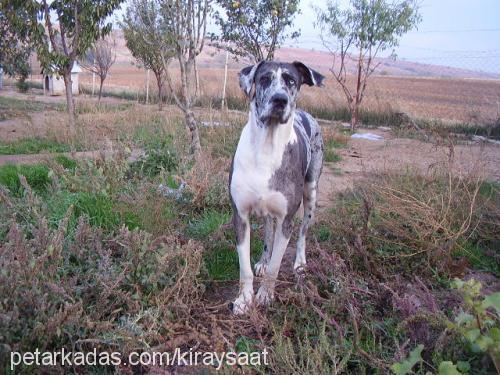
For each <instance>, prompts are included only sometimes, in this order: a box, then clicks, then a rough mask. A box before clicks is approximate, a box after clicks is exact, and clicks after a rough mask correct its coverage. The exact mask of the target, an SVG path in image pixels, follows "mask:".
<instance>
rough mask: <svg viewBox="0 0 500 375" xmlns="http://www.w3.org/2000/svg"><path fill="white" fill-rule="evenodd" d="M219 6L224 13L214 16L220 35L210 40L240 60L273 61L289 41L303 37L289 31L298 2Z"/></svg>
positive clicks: (226, 0) (229, 0)
mask: <svg viewBox="0 0 500 375" xmlns="http://www.w3.org/2000/svg"><path fill="white" fill-rule="evenodd" d="M217 4H218V5H219V7H220V8H221V11H219V10H216V11H215V12H214V19H215V23H216V24H217V25H218V26H219V28H220V35H216V34H212V35H211V38H212V40H214V41H216V43H217V45H218V46H219V47H220V48H224V49H227V50H228V51H229V52H231V53H232V54H233V55H235V56H237V57H238V56H239V57H248V58H251V59H253V60H254V61H255V62H259V61H262V60H272V59H273V58H274V52H275V51H276V49H278V48H279V47H280V46H281V45H282V44H283V42H284V41H285V40H286V39H287V38H292V39H294V38H297V37H298V36H299V35H300V32H299V31H293V32H291V31H290V32H289V31H288V30H289V29H290V28H291V26H292V23H293V19H294V17H295V15H296V14H297V13H298V12H299V8H298V5H299V0H218V1H217Z"/></svg>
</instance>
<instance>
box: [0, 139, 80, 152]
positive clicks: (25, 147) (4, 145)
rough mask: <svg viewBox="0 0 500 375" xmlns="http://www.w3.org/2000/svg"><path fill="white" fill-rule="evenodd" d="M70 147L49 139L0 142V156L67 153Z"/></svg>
mask: <svg viewBox="0 0 500 375" xmlns="http://www.w3.org/2000/svg"><path fill="white" fill-rule="evenodd" d="M69 151H71V147H70V146H69V145H67V144H64V143H60V142H57V141H54V140H50V139H42V138H23V139H19V140H17V141H13V142H4V141H0V155H17V154H40V153H56V152H69Z"/></svg>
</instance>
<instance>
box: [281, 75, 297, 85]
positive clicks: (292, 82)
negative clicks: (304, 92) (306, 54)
mask: <svg viewBox="0 0 500 375" xmlns="http://www.w3.org/2000/svg"><path fill="white" fill-rule="evenodd" d="M284 78H285V82H286V84H287V85H288V86H295V79H293V77H290V76H285V77H284Z"/></svg>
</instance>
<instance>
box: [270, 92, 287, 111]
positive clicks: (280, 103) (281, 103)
mask: <svg viewBox="0 0 500 375" xmlns="http://www.w3.org/2000/svg"><path fill="white" fill-rule="evenodd" d="M271 102H272V103H273V105H275V106H277V107H281V108H284V107H285V106H286V105H287V104H288V97H287V96H286V95H284V94H275V95H273V96H272V98H271Z"/></svg>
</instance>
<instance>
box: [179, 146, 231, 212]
mask: <svg viewBox="0 0 500 375" xmlns="http://www.w3.org/2000/svg"><path fill="white" fill-rule="evenodd" d="M229 165H230V162H229V160H228V159H224V158H214V157H213V156H212V155H211V154H210V153H209V152H203V154H202V155H200V157H199V158H198V159H197V160H196V161H195V163H194V165H193V167H192V168H191V169H190V170H189V171H188V172H187V173H186V175H185V181H186V184H187V188H188V191H189V194H190V195H191V199H190V207H191V209H194V210H195V211H204V210H206V209H210V208H214V209H221V210H227V209H229V208H230V207H231V206H230V203H229V191H228V172H227V169H228V168H229Z"/></svg>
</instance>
